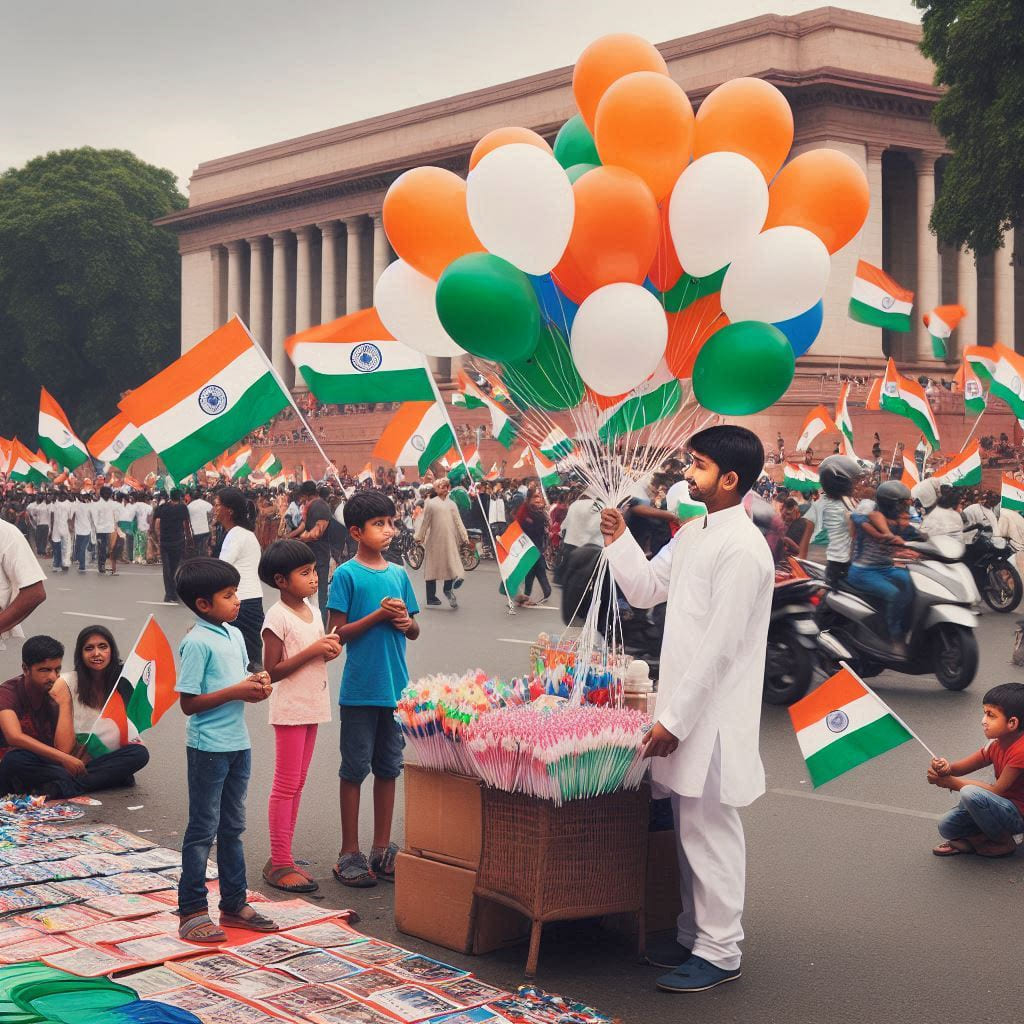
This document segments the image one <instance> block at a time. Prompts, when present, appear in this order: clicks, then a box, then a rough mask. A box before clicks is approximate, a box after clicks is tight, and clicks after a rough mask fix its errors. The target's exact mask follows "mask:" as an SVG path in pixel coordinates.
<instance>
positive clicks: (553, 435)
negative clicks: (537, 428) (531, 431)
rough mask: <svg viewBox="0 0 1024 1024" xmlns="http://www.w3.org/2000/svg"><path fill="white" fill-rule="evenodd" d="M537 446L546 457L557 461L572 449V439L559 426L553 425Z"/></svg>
mask: <svg viewBox="0 0 1024 1024" xmlns="http://www.w3.org/2000/svg"><path fill="white" fill-rule="evenodd" d="M537 447H538V449H539V450H540V451H541V452H542V453H543V454H544V455H545V456H546V457H547V458H549V459H554V460H556V461H557V460H558V459H562V458H565V456H566V455H568V454H569V452H571V451H572V449H573V440H572V438H571V437H570V436H569V435H568V434H567V433H566V432H565V431H564V430H563V429H562V428H561V427H553V428H552V429H551V430H549V431H548V432H547V433H546V434H545V435H544V438H543V439H542V440H541V442H540V444H539V445H537Z"/></svg>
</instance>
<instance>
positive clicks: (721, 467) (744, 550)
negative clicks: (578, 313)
mask: <svg viewBox="0 0 1024 1024" xmlns="http://www.w3.org/2000/svg"><path fill="white" fill-rule="evenodd" d="M689 449H690V452H691V454H692V456H693V462H692V463H691V464H690V465H689V466H688V467H687V469H686V473H685V479H686V482H687V484H688V485H689V488H690V498H691V500H693V501H702V502H703V503H704V504H705V506H706V507H707V510H708V514H707V516H700V517H695V518H693V519H691V520H690V521H689V522H687V523H685V524H684V525H683V526H682V527H681V528H680V529H679V531H678V532H677V533H676V535H675V536H674V537H673V538H672V540H671V541H670V542H669V543H668V544H666V545H665V547H663V548H662V549H661V551H659V552H658V553H657V554H656V555H655V556H654V558H652V559H651V560H650V561H647V559H646V558H645V557H644V554H643V551H642V550H641V548H640V546H639V545H638V544H637V543H636V541H635V540H634V539H633V537H632V536H631V535H630V534H629V532H628V531H627V530H626V524H625V521H624V519H623V517H622V513H621V512H620V511H619V510H618V509H613V508H606V509H604V511H603V512H602V513H601V532H602V533H603V534H604V540H605V545H606V548H605V550H606V552H607V555H608V561H609V564H610V566H611V570H612V573H613V574H614V577H615V582H616V584H617V585H618V586H619V587H620V588H621V590H622V592H623V594H624V595H625V597H626V599H627V600H628V601H629V603H630V604H632V605H635V606H636V607H639V608H651V607H653V606H654V605H656V604H658V603H659V602H661V601H667V603H668V605H667V609H666V615H665V622H666V627H665V636H664V640H663V642H662V649H661V682H660V685H659V690H658V698H657V706H656V713H655V718H656V721H655V724H654V726H653V727H652V729H651V731H650V732H649V733H648V734H647V737H646V739H645V740H644V751H645V755H646V756H648V757H653V758H655V760H654V761H653V762H652V768H651V774H652V778H653V780H654V783H655V787H656V790H660V792H661V793H662V794H664V792H665V791H666V790H667V791H668V795H669V796H670V797H671V799H672V810H673V815H674V818H675V829H676V837H677V841H678V844H679V849H678V853H679V875H680V894H681V897H682V903H683V912H682V913H681V914H680V915H679V918H678V921H677V932H676V941H675V942H674V943H671V944H667V945H665V947H664V948H662V949H658V948H657V947H656V946H655V945H653V944H652V945H651V946H650V947H649V948H648V961H649V962H650V963H652V964H655V965H656V966H659V967H672V968H675V969H674V970H673V971H671V973H669V974H666V975H663V976H662V977H660V978H659V979H658V983H657V984H658V987H659V988H660V989H663V990H664V991H668V992H700V991H703V990H704V989H708V988H713V987H715V986H716V985H721V984H723V983H724V982H727V981H734V980H735V979H737V978H738V977H739V976H740V947H739V943H740V941H741V940H742V938H743V928H742V923H741V919H742V914H743V894H744V884H745V873H746V849H745V844H744V838H743V826H742V823H741V821H740V816H739V810H738V808H740V807H745V806H747V805H748V804H751V803H753V801H754V800H756V799H757V798H758V797H759V796H760V795H761V794H762V793H763V792H764V788H765V786H764V767H763V766H762V764H761V757H760V755H759V753H758V737H759V728H760V721H761V691H762V687H763V684H764V660H765V647H766V643H767V638H768V620H769V617H770V614H771V601H772V590H773V587H774V583H775V569H774V565H773V562H772V556H771V553H770V551H769V549H768V546H767V545H766V544H765V542H764V538H763V537H762V535H761V532H760V530H758V528H757V527H756V526H755V525H754V523H753V522H752V521H751V520H750V519H749V518H748V516H747V514H746V512H745V511H744V509H743V505H742V499H743V496H744V495H745V494H746V492H747V491H748V490H749V489H750V488H751V487H752V486H753V485H754V482H755V481H756V480H757V477H758V474H759V473H760V472H761V469H762V467H763V466H764V448H763V446H762V444H761V442H760V441H759V440H758V439H757V437H756V435H754V434H752V433H751V432H750V431H749V430H746V429H745V428H743V427H734V426H718V427H710V428H709V429H707V430H702V431H700V432H699V433H697V434H695V435H694V436H693V437H692V438H690V441H689Z"/></svg>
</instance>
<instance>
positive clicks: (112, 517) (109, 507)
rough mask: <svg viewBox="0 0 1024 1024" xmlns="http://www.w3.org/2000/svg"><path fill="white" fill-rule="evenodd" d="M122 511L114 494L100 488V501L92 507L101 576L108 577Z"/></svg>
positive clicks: (97, 566)
mask: <svg viewBox="0 0 1024 1024" xmlns="http://www.w3.org/2000/svg"><path fill="white" fill-rule="evenodd" d="M120 512H121V510H120V507H119V506H118V504H117V502H116V501H114V492H113V491H112V490H111V489H110V488H109V487H107V486H106V485H104V486H103V487H101V488H100V498H99V501H97V502H94V503H93V506H92V515H93V525H94V527H95V529H96V568H97V570H98V571H99V573H100V575H101V576H103V575H106V572H107V568H106V566H107V556H108V555H109V554H110V551H111V549H112V548H113V546H114V543H113V542H114V539H115V537H114V531H115V530H116V529H117V517H118V515H119V514H120Z"/></svg>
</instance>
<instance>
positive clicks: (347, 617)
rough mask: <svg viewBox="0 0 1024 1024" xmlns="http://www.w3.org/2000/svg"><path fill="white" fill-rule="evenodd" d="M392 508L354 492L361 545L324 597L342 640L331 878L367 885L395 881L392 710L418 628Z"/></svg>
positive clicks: (351, 519) (352, 509)
mask: <svg viewBox="0 0 1024 1024" xmlns="http://www.w3.org/2000/svg"><path fill="white" fill-rule="evenodd" d="M394 516H395V506H394V503H393V502H392V501H391V499H390V498H389V497H388V496H387V495H385V494H384V493H382V492H381V491H372V490H371V491H358V492H357V493H356V494H354V495H352V497H351V498H349V500H348V501H347V502H346V504H345V527H346V528H347V529H348V532H349V534H350V536H351V537H352V539H353V540H354V541H355V542H356V544H357V545H358V548H357V550H356V553H355V557H353V558H350V559H349V560H348V561H347V562H345V563H343V564H342V565H340V566H338V568H337V569H335V571H334V578H333V579H332V580H331V590H330V593H329V594H328V597H327V610H328V612H329V613H330V618H329V620H328V624H327V628H328V630H334V631H335V632H336V633H337V634H338V637H339V638H340V640H341V642H342V643H343V644H344V646H345V651H346V658H345V669H344V671H343V673H342V676H341V694H340V696H339V698H338V703H339V704H340V705H341V769H340V771H339V772H338V775H339V776H340V778H341V783H340V786H339V789H340V800H341V850H340V851H339V853H338V863H337V864H336V865H335V866H334V877H335V878H337V879H338V881H339V882H341V883H342V884H343V885H350V886H354V887H356V888H366V887H368V886H371V885H376V884H377V879H378V878H381V879H384V880H385V881H388V882H393V881H394V880H395V857H396V856H397V854H398V847H397V846H396V845H395V844H394V843H393V842H391V818H392V815H393V813H394V808H395V780H396V779H397V778H398V776H399V775H400V774H401V772H402V748H403V746H404V745H405V741H404V740H403V738H402V731H401V729H400V728H399V725H398V722H396V721H395V715H394V710H395V708H396V707H397V705H398V698H399V696H400V695H401V693H402V690H403V689H404V688H405V686H406V685H407V684H408V682H409V671H408V669H407V668H406V665H405V641H406V640H407V639H408V640H415V639H416V637H418V636H419V635H420V627H419V626H418V625H417V623H416V620H415V619H414V618H413V616H414V615H416V614H417V613H418V612H419V610H420V609H419V605H418V604H417V603H416V596H415V594H414V593H413V590H412V584H411V583H410V582H409V577H408V576H407V575H406V574H405V570H404V569H403V568H402V567H401V566H399V565H393V564H392V563H391V562H388V561H387V560H386V559H385V558H384V555H383V552H384V551H385V550H386V549H387V547H388V545H390V543H391V540H392V538H393V537H394V536H395V524H394ZM371 771H372V772H373V808H374V820H373V846H372V847H371V849H370V859H369V861H367V859H366V857H364V856H363V854H362V853H361V852H360V849H359V793H360V789H361V787H362V784H363V780H364V779H365V778H366V776H367V775H368V774H369V773H370V772H371Z"/></svg>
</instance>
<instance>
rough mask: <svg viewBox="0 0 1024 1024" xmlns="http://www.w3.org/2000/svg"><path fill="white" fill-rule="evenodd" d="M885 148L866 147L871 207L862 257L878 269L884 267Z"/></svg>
mask: <svg viewBox="0 0 1024 1024" xmlns="http://www.w3.org/2000/svg"><path fill="white" fill-rule="evenodd" d="M885 150H886V147H885V146H876V145H875V144H874V143H869V144H868V145H866V146H865V147H864V157H865V168H864V169H865V173H866V174H867V178H868V190H869V193H870V196H871V205H870V207H869V208H868V217H867V220H866V221H865V222H864V227H863V228H862V229H861V231H862V234H861V246H860V256H861V259H865V260H867V261H868V263H873V264H874V265H875V266H876V267H880V266H881V265H882V235H883V231H884V228H883V225H882V216H883V210H884V206H883V205H882V154H883V153H884V152H885Z"/></svg>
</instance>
